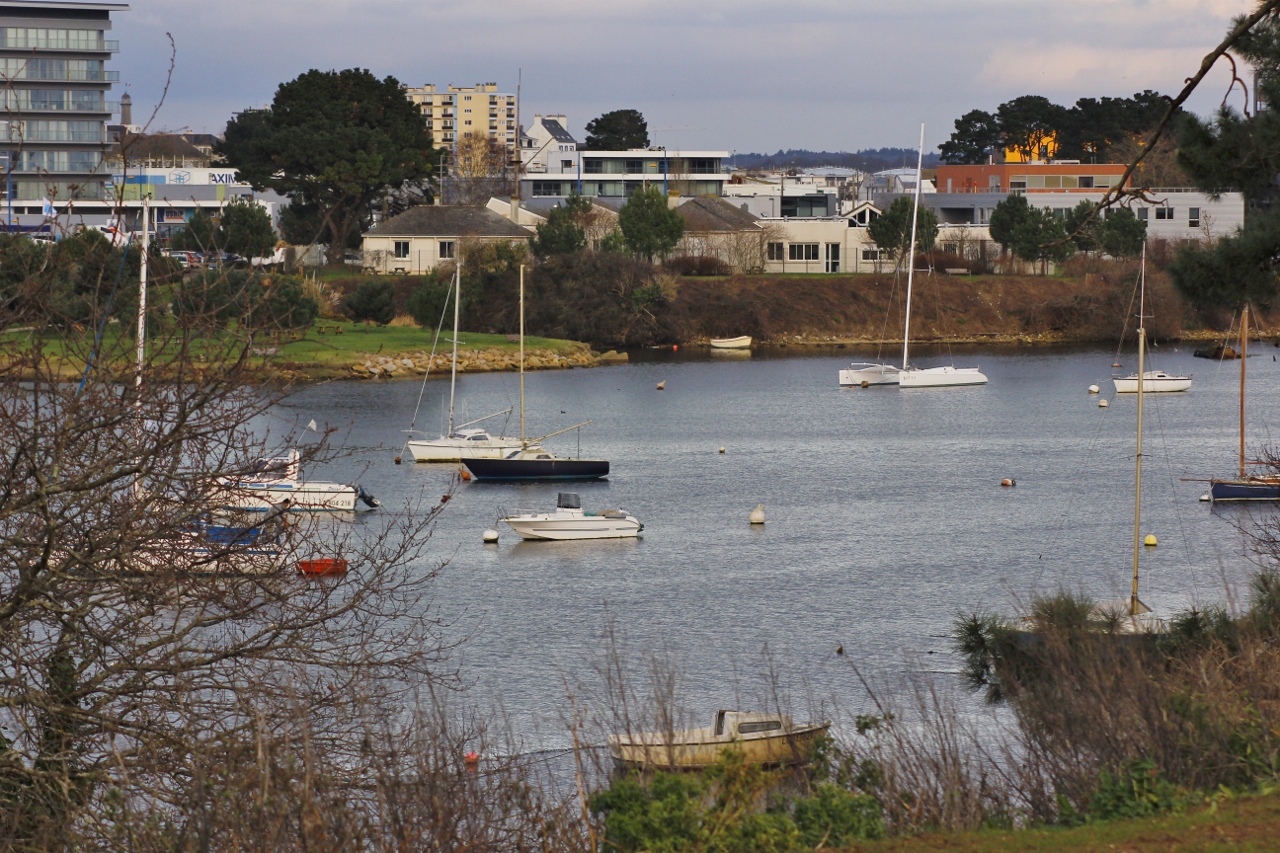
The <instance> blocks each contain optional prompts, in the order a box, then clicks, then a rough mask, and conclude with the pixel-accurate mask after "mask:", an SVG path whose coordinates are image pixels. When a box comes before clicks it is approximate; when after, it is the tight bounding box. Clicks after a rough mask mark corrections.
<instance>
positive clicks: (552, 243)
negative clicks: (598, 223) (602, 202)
mask: <svg viewBox="0 0 1280 853" xmlns="http://www.w3.org/2000/svg"><path fill="white" fill-rule="evenodd" d="M589 213H591V201H590V200H589V199H585V198H583V197H582V196H580V195H577V194H576V193H575V194H573V195H571V196H569V198H568V199H566V200H565V203H564V204H561V205H557V206H556V207H553V208H551V210H550V212H548V213H547V221H546V222H544V223H542V224H540V225H538V236H536V237H534V238H533V243H532V246H531V248H532V249H533V253H534V254H535V255H537V256H538V257H540V258H546V257H550V256H551V255H571V254H573V253H574V252H580V251H582V250H583V249H585V248H586V246H587V232H586V229H584V228H583V227H582V225H581V224H580V220H581V219H582V218H583V217H585V216H586V215H588V214H589Z"/></svg>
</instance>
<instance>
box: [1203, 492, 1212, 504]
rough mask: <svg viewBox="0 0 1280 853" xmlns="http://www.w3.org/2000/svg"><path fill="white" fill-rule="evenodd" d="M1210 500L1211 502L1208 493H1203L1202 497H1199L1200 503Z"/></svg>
mask: <svg viewBox="0 0 1280 853" xmlns="http://www.w3.org/2000/svg"><path fill="white" fill-rule="evenodd" d="M1211 500H1213V498H1212V497H1210V495H1209V493H1208V492H1205V493H1204V494H1203V495H1201V496H1200V501H1201V503H1208V502H1209V501H1211Z"/></svg>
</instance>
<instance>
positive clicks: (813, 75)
mask: <svg viewBox="0 0 1280 853" xmlns="http://www.w3.org/2000/svg"><path fill="white" fill-rule="evenodd" d="M131 5H132V9H131V11H128V12H123V13H119V14H117V15H116V16H115V35H114V37H115V38H118V39H119V40H120V53H119V55H118V57H117V58H116V60H115V61H114V63H113V65H112V66H111V67H113V68H117V69H119V70H120V79H121V81H122V84H124V85H125V86H126V87H127V90H128V91H129V93H130V94H131V95H132V97H133V101H134V121H135V122H136V123H143V122H145V121H146V119H147V117H148V116H149V115H150V113H151V110H152V109H153V108H154V106H155V104H156V102H157V100H158V99H159V97H160V94H161V91H162V88H163V84H164V79H165V75H166V73H167V70H168V67H169V58H170V50H169V43H168V39H167V38H166V35H165V34H166V33H171V34H172V36H173V40H174V42H175V44H176V47H177V55H176V66H175V69H174V74H173V83H172V85H171V87H170V90H169V94H168V99H167V101H166V102H165V104H164V105H163V107H162V108H161V110H160V113H159V115H158V117H157V119H156V122H155V124H154V125H153V129H168V130H176V129H181V128H184V127H189V128H191V129H192V130H195V131H207V132H211V133H218V132H221V130H222V129H223V127H224V126H225V125H226V121H227V119H228V118H229V117H230V116H231V114H232V113H233V112H235V111H238V110H240V109H243V108H245V107H253V106H264V105H266V104H268V103H270V101H271V98H272V95H273V93H274V91H275V88H276V86H277V85H278V84H279V83H280V82H282V81H284V80H289V79H292V78H294V77H296V76H297V75H298V74H300V73H302V72H304V71H306V70H308V69H310V68H321V69H331V68H338V69H340V68H350V67H363V68H368V69H370V70H371V71H373V72H374V73H375V74H377V75H379V76H386V75H392V76H394V77H396V78H397V79H398V80H400V81H401V82H403V83H407V84H409V85H413V86H420V85H423V84H424V83H435V84H437V85H439V86H444V85H446V84H449V83H453V84H455V85H472V84H475V83H477V82H485V81H493V82H496V83H498V85H499V91H503V92H513V91H515V89H516V81H517V77H518V76H522V79H523V90H522V95H523V98H522V101H523V103H522V107H521V114H522V120H523V122H524V123H525V124H526V125H528V124H529V122H530V121H531V119H532V117H533V115H534V114H535V113H564V114H566V115H568V117H569V130H570V132H571V133H573V134H574V135H575V136H576V137H577V138H579V139H581V138H582V137H583V135H584V134H583V130H582V128H583V125H585V124H586V123H587V122H588V121H590V120H591V119H592V118H594V117H595V116H597V115H599V114H601V113H602V112H606V111H608V110H613V109H620V108H634V109H638V110H640V111H641V112H643V113H644V115H645V117H646V118H647V119H648V121H649V129H650V137H651V138H652V141H653V144H655V145H657V144H663V145H666V146H668V147H673V148H674V147H681V148H701V149H724V150H729V151H739V152H747V151H768V152H772V151H776V150H778V149H780V148H808V149H812V150H823V149H825V150H831V151H841V150H844V151H856V150H859V149H863V148H878V147H882V146H901V147H908V148H914V147H915V145H916V142H917V140H918V136H919V126H920V122H922V121H923V122H925V123H926V124H927V125H928V130H927V138H926V146H927V147H928V148H929V149H934V148H936V146H937V145H938V143H939V142H942V141H944V140H945V139H946V138H947V136H948V135H949V134H950V133H951V131H952V129H953V123H954V121H955V119H956V118H958V117H959V116H960V115H961V114H962V113H964V112H967V111H968V110H970V109H984V110H994V109H995V108H996V106H998V105H999V104H1000V103H1001V102H1002V101H1006V100H1009V99H1010V98H1014V97H1017V96H1019V95H1029V94H1030V95H1044V96H1046V97H1048V98H1050V99H1051V100H1053V101H1055V102H1057V103H1060V104H1062V105H1064V106H1070V105H1071V104H1073V103H1074V102H1075V101H1076V99H1077V98H1081V97H1102V96H1113V97H1118V96H1128V95H1131V94H1133V93H1134V92H1137V91H1140V90H1142V89H1148V88H1150V89H1155V90H1157V91H1159V92H1162V93H1166V94H1172V93H1175V92H1177V91H1178V90H1179V89H1180V88H1181V86H1182V85H1183V81H1184V79H1185V78H1186V77H1188V76H1190V75H1191V74H1193V73H1194V72H1195V70H1196V69H1197V68H1198V67H1199V64H1200V60H1201V59H1202V58H1203V56H1204V55H1205V54H1206V53H1208V52H1209V50H1211V49H1212V48H1213V47H1214V46H1215V45H1216V44H1217V43H1218V42H1219V41H1220V40H1221V39H1222V37H1223V36H1224V34H1225V33H1226V30H1227V28H1228V25H1229V23H1230V20H1231V18H1232V17H1234V16H1236V15H1240V14H1244V13H1247V12H1248V11H1250V10H1251V9H1252V8H1253V6H1254V4H1253V3H1252V2H1250V0H1064V2H1054V0H786V2H781V0H767V2H766V0H536V1H535V0H466V1H465V2H462V0H133V2H132V4H131ZM1228 80H1229V76H1228V75H1227V72H1226V70H1225V68H1218V69H1215V73H1214V74H1213V75H1212V76H1211V77H1210V78H1209V79H1208V80H1207V81H1206V82H1205V83H1204V84H1202V87H1201V90H1200V91H1199V92H1198V93H1197V95H1196V96H1195V97H1194V99H1193V101H1192V102H1191V104H1190V107H1191V108H1192V110H1193V111H1195V112H1199V113H1202V114H1207V113H1209V112H1211V111H1212V110H1213V109H1214V108H1215V107H1216V106H1217V104H1218V103H1219V102H1221V100H1222V98H1223V95H1224V94H1225V91H1226V86H1227V82H1228ZM117 94H119V90H117ZM1234 102H1235V103H1236V104H1237V105H1238V104H1239V98H1238V97H1237V98H1235V99H1234Z"/></svg>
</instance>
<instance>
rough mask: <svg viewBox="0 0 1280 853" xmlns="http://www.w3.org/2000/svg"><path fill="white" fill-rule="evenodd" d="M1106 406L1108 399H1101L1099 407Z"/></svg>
mask: <svg viewBox="0 0 1280 853" xmlns="http://www.w3.org/2000/svg"><path fill="white" fill-rule="evenodd" d="M1106 407H1107V401H1106V400H1099V401H1098V408H1099V409H1105V408H1106Z"/></svg>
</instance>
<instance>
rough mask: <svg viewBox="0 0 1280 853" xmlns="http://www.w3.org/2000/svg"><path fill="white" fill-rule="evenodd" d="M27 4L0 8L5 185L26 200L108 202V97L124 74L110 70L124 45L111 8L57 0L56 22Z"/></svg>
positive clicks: (1, 181)
mask: <svg viewBox="0 0 1280 853" xmlns="http://www.w3.org/2000/svg"><path fill="white" fill-rule="evenodd" d="M27 5H28V6H29V7H32V8H25V7H6V8H5V9H4V10H3V11H0V91H3V96H2V97H0V111H3V115H0V159H4V160H5V161H6V162H7V171H8V174H6V175H4V176H0V187H5V188H8V187H9V186H12V189H13V196H14V199H15V200H21V201H28V202H38V201H40V200H41V199H45V198H54V199H64V200H65V199H68V198H72V197H76V198H84V199H103V198H105V197H106V196H107V193H106V191H105V187H104V182H105V175H104V174H103V168H102V160H103V155H104V150H103V149H104V146H105V145H106V144H107V142H108V139H107V133H106V125H107V122H108V121H109V120H110V118H109V117H110V114H111V113H113V112H115V111H116V109H117V107H118V105H117V104H116V103H114V102H112V101H109V100H107V98H108V93H109V92H110V89H111V84H112V83H114V82H116V81H117V80H118V79H119V74H118V72H115V71H108V70H107V69H106V67H105V66H106V64H107V61H108V60H109V58H110V57H109V55H110V54H111V53H114V52H115V51H116V50H118V49H119V44H118V42H114V41H108V40H107V39H106V38H105V36H107V35H108V34H109V33H108V31H109V30H110V28H111V21H110V11H109V10H108V9H106V8H103V7H95V6H94V5H93V4H84V5H81V4H76V3H67V4H59V5H58V13H57V18H58V21H57V22H56V23H57V24H60V25H54V26H50V25H48V24H53V23H55V22H54V21H50V20H48V16H47V15H45V13H44V12H42V11H40V10H39V9H35V8H34V7H35V6H36V4H27ZM50 8H54V7H53V6H52V5H51V6H50ZM41 25H43V26H41ZM77 54H79V55H77ZM77 113H79V114H80V115H76V114H77Z"/></svg>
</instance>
